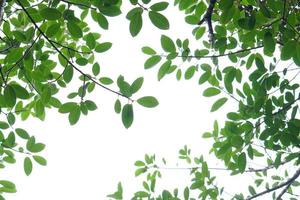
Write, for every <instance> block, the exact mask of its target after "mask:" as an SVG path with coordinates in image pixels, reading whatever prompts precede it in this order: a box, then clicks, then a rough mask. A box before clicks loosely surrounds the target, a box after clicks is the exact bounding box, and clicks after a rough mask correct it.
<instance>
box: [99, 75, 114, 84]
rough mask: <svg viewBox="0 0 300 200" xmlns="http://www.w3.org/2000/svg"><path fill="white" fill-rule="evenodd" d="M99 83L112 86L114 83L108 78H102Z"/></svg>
mask: <svg viewBox="0 0 300 200" xmlns="http://www.w3.org/2000/svg"><path fill="white" fill-rule="evenodd" d="M99 81H100V82H101V83H102V84H104V85H110V84H112V83H113V82H114V81H113V80H112V79H111V78H108V77H101V78H100V79H99Z"/></svg>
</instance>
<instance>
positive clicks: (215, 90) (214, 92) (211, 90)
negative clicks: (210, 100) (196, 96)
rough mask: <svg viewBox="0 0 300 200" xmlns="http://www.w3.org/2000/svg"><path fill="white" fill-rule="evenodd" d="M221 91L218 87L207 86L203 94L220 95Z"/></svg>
mask: <svg viewBox="0 0 300 200" xmlns="http://www.w3.org/2000/svg"><path fill="white" fill-rule="evenodd" d="M220 93H221V91H220V90H219V89H218V88H215V87H210V88H207V89H206V90H204V92H203V96H205V97H212V96H215V95H218V94H220Z"/></svg>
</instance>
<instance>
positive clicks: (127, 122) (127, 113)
mask: <svg viewBox="0 0 300 200" xmlns="http://www.w3.org/2000/svg"><path fill="white" fill-rule="evenodd" d="M122 122H123V125H124V126H125V128H129V127H130V126H131V125H132V122H133V107H132V104H126V105H125V106H124V107H123V109H122Z"/></svg>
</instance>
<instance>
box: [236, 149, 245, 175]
mask: <svg viewBox="0 0 300 200" xmlns="http://www.w3.org/2000/svg"><path fill="white" fill-rule="evenodd" d="M237 164H238V168H239V171H240V172H241V173H243V172H244V171H245V169H246V164H247V159H246V154H245V153H244V152H243V153H241V154H240V155H239V157H238V162H237Z"/></svg>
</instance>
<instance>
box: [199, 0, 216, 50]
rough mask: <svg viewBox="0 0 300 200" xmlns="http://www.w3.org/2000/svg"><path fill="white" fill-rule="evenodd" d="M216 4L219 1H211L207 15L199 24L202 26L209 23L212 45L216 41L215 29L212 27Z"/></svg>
mask: <svg viewBox="0 0 300 200" xmlns="http://www.w3.org/2000/svg"><path fill="white" fill-rule="evenodd" d="M216 2H217V0H210V2H209V5H208V8H207V11H206V13H205V14H204V16H203V18H202V19H201V20H200V21H199V22H198V25H199V26H201V25H202V24H203V23H204V22H206V23H207V26H208V33H209V40H210V42H211V43H212V44H213V41H214V29H213V27H212V22H211V16H212V13H213V11H214V7H215V4H216Z"/></svg>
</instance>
